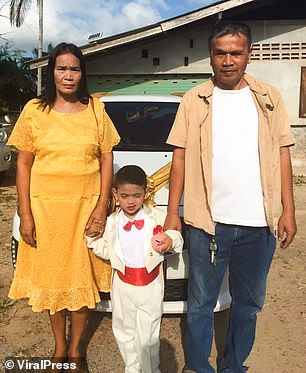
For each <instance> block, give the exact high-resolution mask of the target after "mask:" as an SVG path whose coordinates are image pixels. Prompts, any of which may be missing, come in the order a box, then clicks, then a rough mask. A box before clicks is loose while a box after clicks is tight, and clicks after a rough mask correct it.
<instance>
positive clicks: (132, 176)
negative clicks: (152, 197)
mask: <svg viewBox="0 0 306 373" xmlns="http://www.w3.org/2000/svg"><path fill="white" fill-rule="evenodd" d="M123 184H133V185H138V186H140V187H142V188H143V189H146V188H147V176H146V173H145V172H144V170H143V169H142V168H141V167H139V166H135V165H128V166H124V167H122V168H120V170H119V171H118V172H117V173H116V174H115V180H114V188H115V189H118V187H119V186H120V185H123Z"/></svg>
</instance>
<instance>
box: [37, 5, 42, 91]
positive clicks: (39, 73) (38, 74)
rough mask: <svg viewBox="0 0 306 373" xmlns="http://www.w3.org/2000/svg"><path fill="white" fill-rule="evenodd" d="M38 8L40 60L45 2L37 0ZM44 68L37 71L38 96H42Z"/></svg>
mask: <svg viewBox="0 0 306 373" xmlns="http://www.w3.org/2000/svg"><path fill="white" fill-rule="evenodd" d="M37 7H38V18H39V19H38V48H37V51H38V56H37V57H38V58H41V57H42V50H43V0H37ZM41 85H42V68H41V67H38V69H37V96H40V95H41Z"/></svg>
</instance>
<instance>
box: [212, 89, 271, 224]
mask: <svg viewBox="0 0 306 373" xmlns="http://www.w3.org/2000/svg"><path fill="white" fill-rule="evenodd" d="M212 102H213V104H212V108H213V117H212V204H211V205H212V217H213V220H214V221H215V222H220V223H224V224H235V225H243V226H252V227H261V226H266V225H267V221H266V217H265V211H264V205H263V195H262V187H261V180H260V165H259V153H258V113H257V109H256V106H255V103H254V100H253V97H252V94H251V91H250V89H249V87H245V88H243V89H239V90H222V89H220V88H218V87H215V88H214V91H213V101H212Z"/></svg>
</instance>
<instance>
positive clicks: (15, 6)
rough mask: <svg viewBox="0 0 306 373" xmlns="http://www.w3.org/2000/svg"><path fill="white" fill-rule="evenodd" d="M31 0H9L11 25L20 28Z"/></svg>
mask: <svg viewBox="0 0 306 373" xmlns="http://www.w3.org/2000/svg"><path fill="white" fill-rule="evenodd" d="M31 3H32V0H11V2H10V22H11V25H16V26H17V27H20V26H21V25H22V24H23V22H24V19H25V16H26V14H27V12H28V10H29V9H30V6H31Z"/></svg>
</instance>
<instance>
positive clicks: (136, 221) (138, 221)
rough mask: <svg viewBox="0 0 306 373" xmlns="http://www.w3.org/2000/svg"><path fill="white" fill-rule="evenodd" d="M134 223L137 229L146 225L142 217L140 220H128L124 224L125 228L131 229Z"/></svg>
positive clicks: (126, 229)
mask: <svg viewBox="0 0 306 373" xmlns="http://www.w3.org/2000/svg"><path fill="white" fill-rule="evenodd" d="M132 225H135V227H136V228H137V229H141V228H142V227H143V225H144V220H143V219H140V220H133V221H128V222H127V223H126V224H125V225H124V226H123V229H124V230H125V231H130V230H131V228H132Z"/></svg>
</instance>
